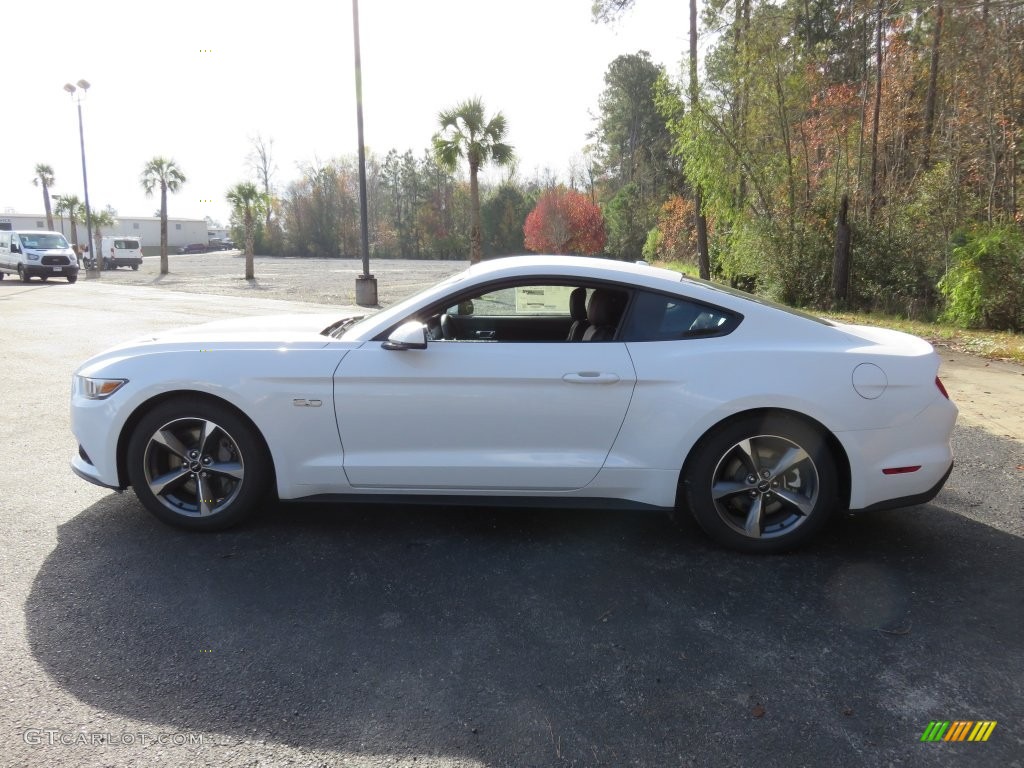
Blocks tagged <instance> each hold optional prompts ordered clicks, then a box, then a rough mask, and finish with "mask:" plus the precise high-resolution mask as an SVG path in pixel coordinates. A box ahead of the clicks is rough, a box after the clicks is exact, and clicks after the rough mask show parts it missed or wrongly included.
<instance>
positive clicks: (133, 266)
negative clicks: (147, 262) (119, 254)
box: [132, 264, 139, 272]
mask: <svg viewBox="0 0 1024 768" xmlns="http://www.w3.org/2000/svg"><path fill="white" fill-rule="evenodd" d="M132 271H134V272H138V271H139V265H138V264H132Z"/></svg>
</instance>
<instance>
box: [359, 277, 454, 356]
mask: <svg viewBox="0 0 1024 768" xmlns="http://www.w3.org/2000/svg"><path fill="white" fill-rule="evenodd" d="M468 272H469V270H468V269H467V270H464V271H462V272H457V273H456V274H454V275H452V276H451V277H449V278H446V279H445V280H442V281H441V282H440V283H435V284H434V285H432V286H430V287H429V288H427V289H425V290H422V291H418V292H417V293H415V294H413V295H412V296H410V297H409V298H408V299H405V300H404V301H400V302H399V303H398V304H395V305H394V306H392V307H389V308H388V309H383V310H381V311H380V312H377V313H376V314H373V315H370V316H369V317H367V318H366V319H365V320H363V321H362V322H359V323H356V324H355V325H353V326H352V327H351V328H349V329H348V330H347V331H346V332H345V335H344V336H343V337H342V341H352V340H354V339H359V338H361V336H362V332H363V331H365V330H366V329H367V328H369V327H372V326H375V325H377V323H379V322H382V321H385V320H387V321H390V320H397V319H400V318H401V317H402V316H403V315H404V314H405V313H406V312H407V311H408V310H409V309H410V308H412V307H413V306H415V305H416V304H417V303H419V302H420V300H421V299H422V298H423V297H424V296H426V295H427V294H429V293H433V292H434V291H436V290H438V289H440V288H446V287H448V286H452V285H454V284H455V283H458V282H460V281H462V280H465V279H466V276H467V274H468Z"/></svg>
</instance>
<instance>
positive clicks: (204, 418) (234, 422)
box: [126, 398, 272, 531]
mask: <svg viewBox="0 0 1024 768" xmlns="http://www.w3.org/2000/svg"><path fill="white" fill-rule="evenodd" d="M126 459H127V468H128V477H129V480H130V482H131V484H132V487H133V488H134V489H135V494H136V495H137V496H138V497H139V500H140V501H141V502H142V503H143V504H144V505H145V507H146V509H148V510H149V511H150V512H152V513H153V514H154V515H156V517H158V518H159V519H160V520H162V521H164V522H165V523H168V524H170V525H174V526H177V527H179V528H187V529H190V530H202V531H213V530H221V529H224V528H227V527H229V526H232V525H235V524H236V523H238V522H240V521H241V520H243V519H244V518H245V517H247V516H248V515H249V514H251V513H252V512H253V510H254V509H255V508H256V507H257V506H258V505H259V504H260V503H261V502H263V501H265V500H266V498H267V489H268V487H269V483H270V479H271V476H272V467H271V460H270V457H269V455H268V453H267V449H266V447H265V445H264V443H263V439H262V438H261V437H260V435H259V433H258V432H257V431H256V429H255V428H254V427H253V426H252V425H251V424H250V423H249V422H248V421H246V420H245V419H244V418H242V417H240V416H239V415H238V414H237V413H235V412H234V411H233V410H232V409H230V408H228V407H226V406H224V405H221V404H219V403H216V402H213V401H209V400H206V399H203V398H179V399H175V400H170V401H168V402H165V403H162V404H160V405H158V406H157V407H155V408H154V409H153V410H151V411H149V412H148V413H147V414H146V415H145V416H143V417H142V419H140V421H139V422H138V424H137V425H136V427H135V431H134V432H133V433H132V436H131V439H130V440H129V442H128V453H127V457H126Z"/></svg>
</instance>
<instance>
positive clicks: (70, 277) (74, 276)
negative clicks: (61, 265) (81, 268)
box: [68, 275, 78, 283]
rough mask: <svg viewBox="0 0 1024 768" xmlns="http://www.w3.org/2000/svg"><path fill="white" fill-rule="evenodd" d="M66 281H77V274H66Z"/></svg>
mask: <svg viewBox="0 0 1024 768" xmlns="http://www.w3.org/2000/svg"><path fill="white" fill-rule="evenodd" d="M68 282H69V283H77V282H78V275H68Z"/></svg>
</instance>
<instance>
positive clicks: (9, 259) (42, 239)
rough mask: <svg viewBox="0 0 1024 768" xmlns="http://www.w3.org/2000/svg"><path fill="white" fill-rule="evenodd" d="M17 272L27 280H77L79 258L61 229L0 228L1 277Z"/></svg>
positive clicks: (0, 278) (22, 279)
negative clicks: (56, 278) (12, 229)
mask: <svg viewBox="0 0 1024 768" xmlns="http://www.w3.org/2000/svg"><path fill="white" fill-rule="evenodd" d="M7 275H17V276H18V277H20V278H21V281H22V282H24V283H27V282H28V281H29V280H31V279H32V278H33V277H38V278H40V279H41V280H42V281H43V282H46V281H47V280H48V279H49V278H51V277H64V278H67V281H68V282H69V283H73V282H75V281H76V280H77V279H78V259H77V258H76V257H75V252H74V251H73V250H71V246H70V245H68V241H67V240H65V239H64V235H62V234H61V233H60V232H47V231H45V230H16V231H9V230H8V231H0V280H3V279H4V277H6V276H7Z"/></svg>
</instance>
